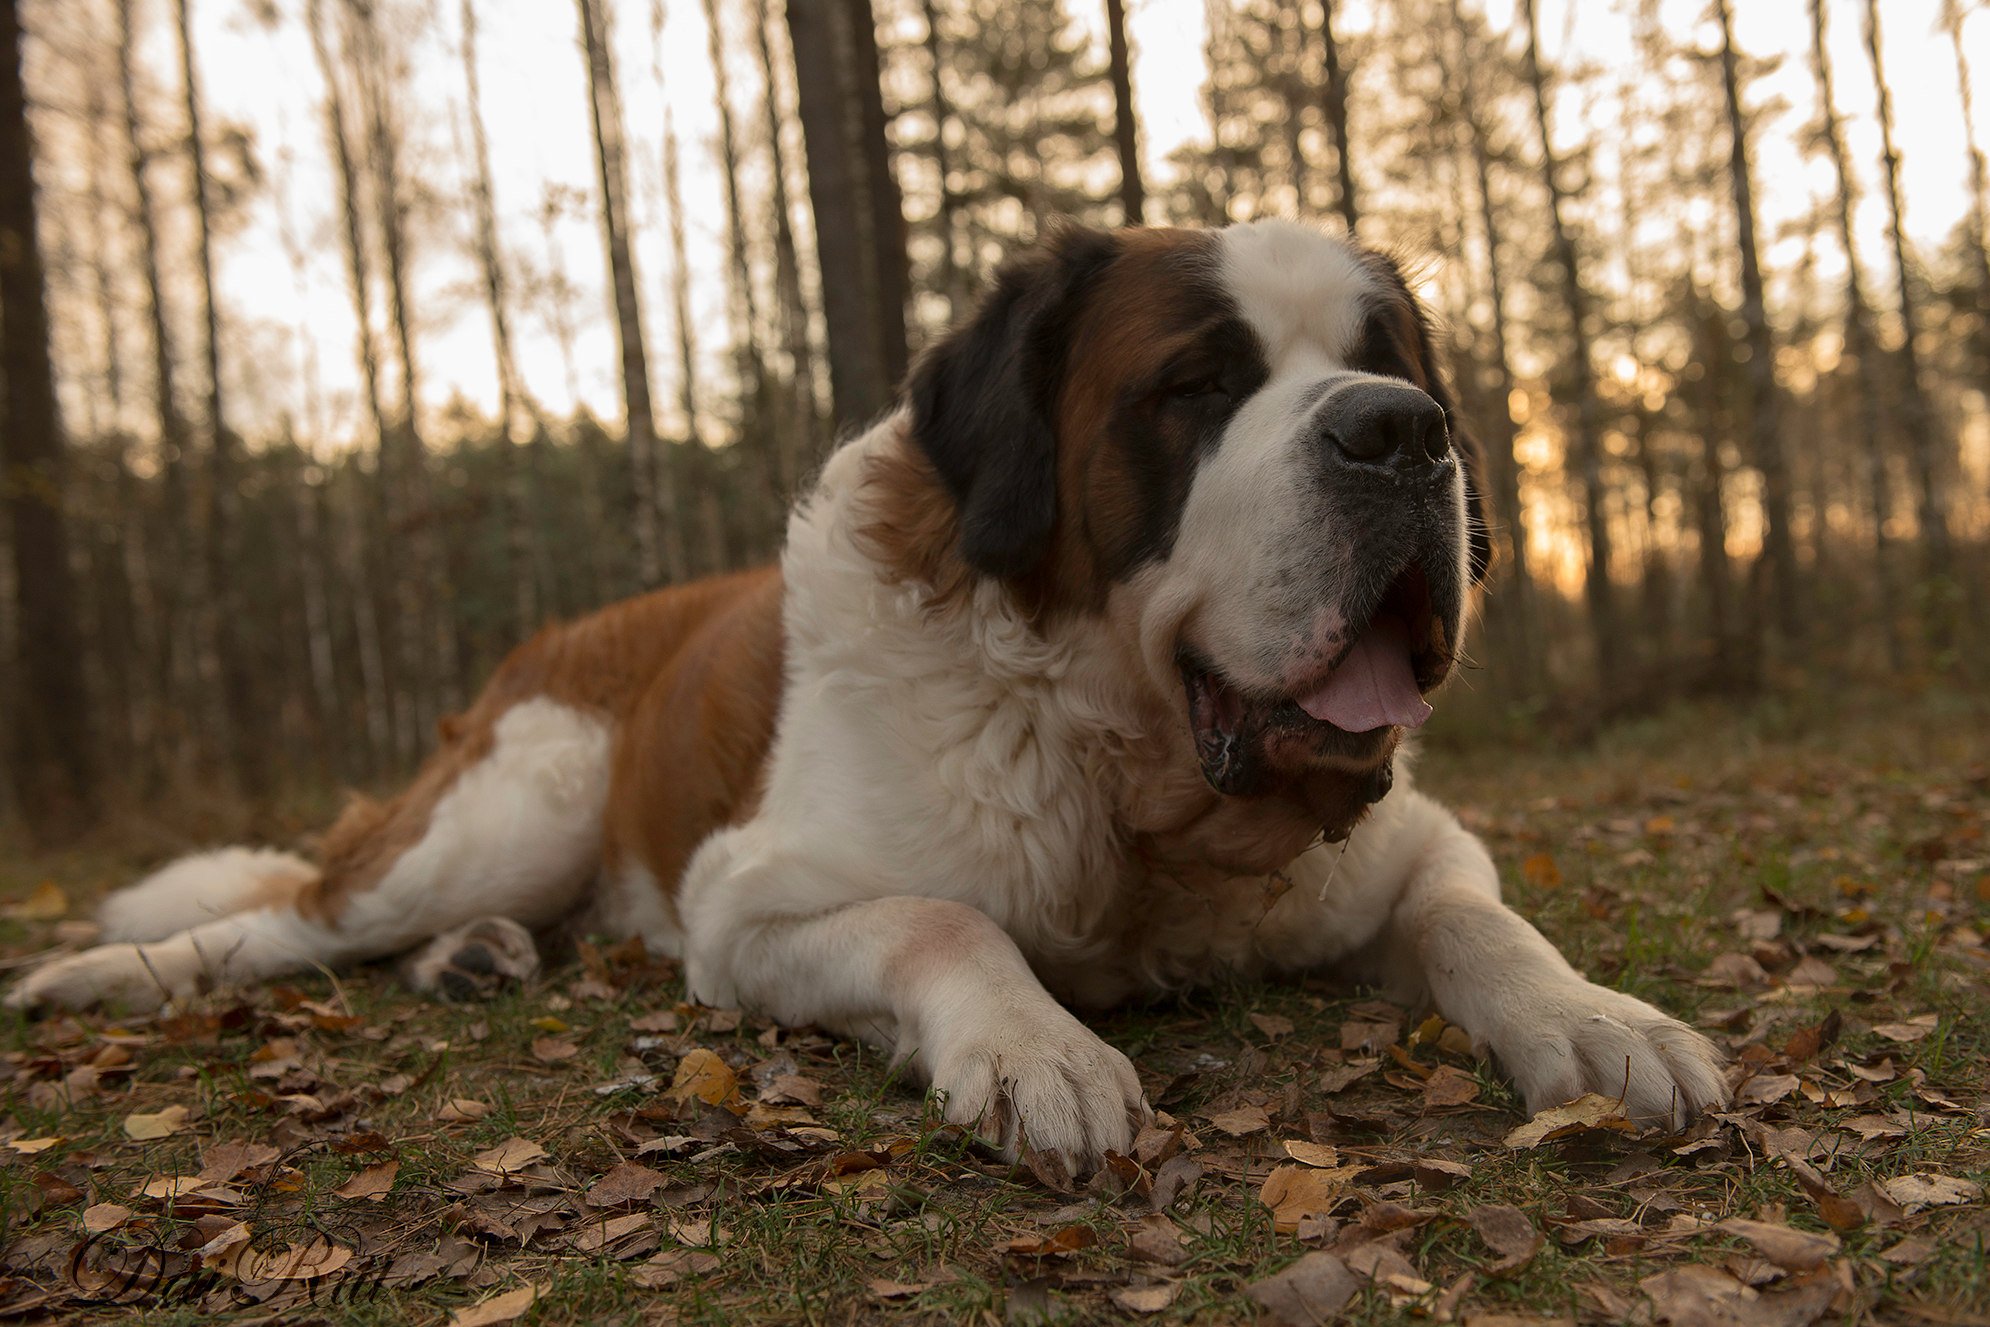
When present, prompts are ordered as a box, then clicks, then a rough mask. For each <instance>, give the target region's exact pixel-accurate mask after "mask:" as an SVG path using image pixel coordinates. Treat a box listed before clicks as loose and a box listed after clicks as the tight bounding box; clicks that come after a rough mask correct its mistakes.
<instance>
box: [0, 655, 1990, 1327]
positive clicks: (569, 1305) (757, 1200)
mask: <svg viewBox="0 0 1990 1327" xmlns="http://www.w3.org/2000/svg"><path fill="white" fill-rule="evenodd" d="M1421 778H1422V782H1423V784H1424V786H1425V787H1426V788H1428V789H1430V790H1432V791H1434V792H1436V793H1438V794H1439V795H1441V796H1443V797H1445V798H1447V799H1448V800H1450V801H1451V802H1452V803H1453V804H1454V805H1456V806H1458V807H1459V808H1460V809H1461V811H1462V812H1463V813H1464V814H1465V816H1466V818H1467V820H1468V823H1470V824H1471V825H1472V826H1473V827H1474V828H1475V829H1477V830H1478V831H1479V832H1480V833H1482V834H1484V835H1485V836H1486V838H1487V839H1488V841H1489V842H1490V843H1491V845H1492V847H1493V849H1494V852H1495V855H1496V856H1497V857H1498V859H1499V861H1500V862H1501V865H1502V869H1503V871H1504V872H1505V876H1506V884H1507V888H1508V891H1509V894H1510V896H1511V897H1513V898H1514V899H1516V900H1517V901H1518V903H1519V904H1520V906H1521V907H1522V908H1523V910H1525V911H1527V912H1528V913H1529V914H1530V915H1531V916H1533V917H1534V918H1535V919H1536V920H1537V922H1538V923H1539V924H1540V925H1541V927H1542V929H1543V930H1545V931H1546V932H1547V933H1548V935H1549V936H1550V937H1551V938H1552V939H1554V940H1555V941H1556V942H1557V943H1559V944H1561V945H1562V946H1563V947H1564V949H1565V951H1566V952H1568V954H1569V955H1570V957H1571V958H1572V959H1573V960H1574V961H1575V962H1576V963H1577V964H1578V965H1579V966H1581V967H1583V968H1584V969H1586V970H1587V971H1588V972H1589V973H1590V974H1591V975H1592V976H1594V977H1596V978H1597V979H1598V980H1601V981H1604V982H1606V983H1608V984H1610V985H1614V986H1618V987H1621V988H1623V989H1625V990H1629V991H1632V992H1634V993H1636V994H1638V995H1640V996H1642V997H1644V998H1647V999H1650V1000H1652V1001H1654V1002H1656V1003H1658V1004H1660V1005H1662V1006H1664V1007H1666V1008H1668V1009H1670V1010H1672V1011H1673V1012H1675V1013H1678V1014H1680V1015H1681V1016H1683V1017H1686V1018H1688V1019H1690V1020H1692V1021H1695V1022H1696V1023H1697V1024H1698V1025H1699V1026H1701V1027H1704V1028H1706V1029H1707V1030H1708V1031H1709V1032H1710V1033H1711V1034H1712V1035H1714V1036H1715V1037H1716V1039H1717V1040H1718V1041H1719V1042H1721V1043H1722V1044H1723V1045H1724V1046H1725V1047H1726V1049H1727V1050H1728V1051H1729V1053H1730V1054H1731V1055H1732V1057H1733V1070H1732V1081H1733V1083H1734V1085H1735V1088H1736V1101H1735V1104H1734V1106H1733V1107H1732V1109H1730V1110H1729V1111H1727V1112H1724V1113H1722V1114H1720V1115H1719V1116H1717V1117H1715V1118H1713V1119H1710V1120H1707V1121H1704V1122H1702V1123H1701V1124H1700V1125H1698V1126H1696V1127H1694V1128H1693V1129H1692V1130H1690V1131H1689V1132H1688V1133H1686V1134H1685V1135H1683V1136H1678V1137H1664V1136H1658V1135H1653V1134H1639V1133H1637V1132H1635V1131H1633V1130H1632V1129H1631V1128H1630V1127H1629V1126H1628V1124H1626V1123H1625V1122H1624V1121H1623V1120H1621V1119H1620V1118H1618V1117H1617V1115H1616V1113H1615V1110H1614V1103H1612V1102H1609V1101H1606V1100H1603V1099H1600V1098H1592V1099H1587V1100H1585V1101H1583V1102H1580V1103H1577V1104H1576V1105H1575V1106H1573V1107H1570V1108H1567V1109H1566V1110H1564V1111H1563V1112H1561V1113H1560V1114H1553V1113H1551V1115H1550V1116H1544V1117H1541V1118H1539V1119H1537V1120H1535V1121H1533V1122H1531V1123H1530V1122H1529V1121H1527V1120H1526V1119H1525V1118H1524V1116H1523V1114H1522V1113H1521V1111H1520V1110H1519V1109H1518V1107H1517V1105H1516V1103H1515V1101H1514V1099H1513V1098H1512V1096H1511V1095H1510V1093H1509V1092H1508V1091H1507V1090H1506V1088H1505V1087H1504V1086H1503V1085H1502V1084H1501V1082H1500V1080H1499V1078H1498V1076H1497V1073H1496V1070H1495V1067H1494V1066H1491V1065H1488V1064H1485V1063H1482V1062H1480V1061H1479V1060H1477V1059H1476V1058H1475V1057H1474V1056H1473V1055H1472V1054H1471V1050H1470V1047H1469V1045H1467V1044H1465V1041H1464V1038H1463V1037H1462V1036H1461V1035H1460V1034H1459V1033H1458V1032H1457V1031H1456V1030H1455V1029H1450V1028H1447V1027H1445V1026H1444V1025H1443V1024H1442V1023H1441V1022H1440V1021H1438V1020H1436V1019H1431V1018H1425V1017H1424V1013H1423V1011H1416V1010H1404V1009H1399V1008H1396V1007H1393V1006H1390V1005H1387V1004H1384V1003H1381V1002H1378V1001H1377V1000H1375V999H1374V998H1373V997H1372V996H1370V995H1367V994H1365V993H1363V992H1361V991H1355V990H1348V989H1345V988H1342V987H1340V986H1337V985H1334V984H1333V983H1331V982H1330V981H1327V980H1325V979H1317V980H1308V981H1304V982H1299V983H1287V984H1278V985H1252V984H1241V983H1240V984H1232V985H1229V986H1226V987H1223V988H1220V989H1213V990H1205V991H1201V992H1198V993H1195V994H1193V995H1190V996H1188V997H1185V998H1183V999H1181V1000H1180V1001H1178V1002H1174V1003H1170V1004H1168V1005H1165V1006H1162V1007H1157V1008H1152V1009H1146V1010H1140V1011H1134V1012H1129V1013H1126V1014H1124V1015H1121V1016H1118V1017H1115V1018H1113V1019H1111V1020H1108V1021H1106V1022H1104V1023H1102V1024H1101V1025H1099V1027H1100V1031H1101V1032H1102V1034H1103V1035H1104V1036H1105V1037H1106V1038H1107V1039H1108V1040H1109V1041H1111V1042H1112V1043H1113V1044H1115V1045H1117V1046H1119V1047H1120V1048H1122V1049H1123V1050H1125V1051H1126V1052H1127V1053H1128V1054H1129V1055H1131V1056H1132V1057H1133V1059H1134V1061H1135V1063H1136V1064H1137V1065H1138V1066H1139V1067H1140V1070H1141V1072H1142V1074H1143V1077H1144V1079H1145V1082H1146V1086H1147V1090H1148V1095H1149V1098H1150V1100H1152V1101H1153V1102H1154V1104H1155V1106H1156V1107H1157V1109H1158V1111H1159V1112H1160V1114H1159V1116H1158V1120H1159V1123H1158V1124H1157V1127H1156V1128H1155V1129H1153V1130H1151V1131H1149V1132H1148V1133H1147V1134H1145V1135H1143V1136H1142V1138H1141V1139H1140V1141H1139V1143H1138V1144H1137V1145H1136V1147H1135V1149H1134V1153H1133V1155H1131V1156H1129V1157H1125V1158H1120V1159H1118V1160H1116V1161H1115V1162H1114V1163H1113V1164H1112V1166H1111V1167H1110V1168H1109V1169H1108V1170H1107V1171H1105V1172H1102V1173H1101V1174H1099V1175H1097V1176H1093V1177H1089V1178H1086V1177H1080V1178H1078V1179H1075V1180H1074V1179H1072V1178H1070V1177H1067V1176H1063V1175H1058V1174H1054V1173H1047V1172H1044V1171H1041V1170H1039V1171H1036V1172H1033V1171H1031V1170H1030V1169H1028V1168H1012V1167H1009V1166H1005V1165H1002V1164H1000V1163H998V1162H997V1161H996V1160H995V1159H994V1158H992V1157H991V1156H990V1155H989V1154H988V1153H987V1152H986V1151H985V1150H984V1149H982V1148H981V1147H980V1146H979V1145H977V1144H976V1143H975V1142H974V1141H973V1140H972V1139H969V1138H966V1137H963V1136H962V1135H960V1134H959V1133H958V1132H956V1131H954V1130H951V1129H948V1128H944V1127H941V1126H939V1125H938V1124H937V1123H936V1121H935V1118H934V1115H933V1113H932V1111H931V1110H930V1109H929V1107H928V1104H927V1103H926V1102H924V1101H923V1100H922V1098H921V1097H920V1095H919V1094H918V1093H917V1092H916V1091H915V1090H913V1089H911V1088H909V1087H908V1086H907V1085H905V1084H902V1083H900V1082H898V1081H896V1080H895V1078H894V1075H893V1073H892V1071H891V1069H890V1066H889V1065H887V1064H886V1063H884V1062H883V1061H882V1060H881V1059H880V1058H879V1057H878V1056H877V1055H876V1054H874V1053H871V1052H867V1051H865V1050H863V1049H862V1048H860V1047H857V1046H854V1045H851V1044H849V1043H845V1042H840V1041H837V1040H834V1039H832V1038H830V1037H827V1036H824V1035H822V1034H819V1033H817V1032H813V1031H810V1030H789V1029H781V1028H776V1027H774V1026H772V1025H770V1024H768V1023H767V1022H765V1021H763V1020H761V1019H758V1018H756V1017H753V1016H752V1015H742V1014H740V1013H739V1012H737V1011H730V1010H717V1009H703V1008H695V1007H691V1006H689V1005H686V1004H684V1003H682V998H683V991H682V985H681V982H680V981H679V979H678V975H677V973H676V972H675V970H674V968H673V967H672V965H670V964H669V963H665V962H656V961H652V960H650V959H649V958H648V957H647V956H645V955H644V954H642V953H641V951H640V949H637V948H634V947H629V946H624V947H620V948H613V949H593V950H588V951H586V952H585V953H584V954H583V956H582V960H583V961H581V962H579V963H574V964H570V965H567V966H564V967H560V968H556V969H554V970H552V971H550V972H548V973H547V974H546V975H544V976H543V977H542V978H541V979H539V980H538V981H536V982H534V983H533V984H531V985H530V986H528V987H526V988H524V989H515V990H512V991H509V992H507V993H504V994H502V995H500V996H498V997H496V998H494V999H492V1000H490V1001H488V1002H483V1003H476V1004H455V1005H450V1004H435V1003H428V1002H424V1001H420V1000H416V999H414V998H412V997H410V996H409V995H408V994H407V993H406V992H404V991H403V990H402V989H401V988H400V987H398V986H397V985H396V984H395V983H394V981H393V979H392V976H391V974H390V973H389V972H387V971H385V970H380V971H368V972H359V973H348V974H342V975H341V976H340V977H339V978H338V979H337V980H336V982H335V981H333V980H331V979H330V978H328V977H317V978H312V979H308V980H300V981H297V982H295V983H293V984H290V985H284V986H276V987H271V988H266V989H259V990H253V991H244V992H236V993H230V994H222V995H216V996H213V997H209V998H208V999H206V1000H204V1001H203V1002H201V1003H199V1004H197V1005H195V1006H193V1007H190V1008H185V1009H180V1010H175V1011H172V1012H170V1013H168V1014H166V1015H164V1016H147V1017H137V1018H118V1017H97V1016H91V1017H76V1018H55V1019H51V1020H48V1021H43V1022H26V1021H22V1020H20V1019H18V1018H16V1017H13V1016H8V1021H7V1022H5V1023H4V1024H0V1036H4V1039H5V1045H6V1051H5V1058H4V1063H0V1089H4V1094H5V1101H4V1114H0V1214H4V1222H5V1235H4V1246H0V1317H5V1318H10V1319H24V1320H33V1319H36V1318H47V1319H56V1318H59V1319H62V1320H64V1321H72V1322H93V1321H106V1322H107V1321H111V1320H114V1319H115V1320H125V1319H127V1318H129V1317H131V1315H132V1313H133V1311H134V1308H136V1309H140V1310H142V1312H143V1316H144V1320H145V1321H148V1322H155V1323H162V1324H174V1323H194V1322H205V1321H212V1320H216V1319H221V1320H226V1321H231V1322H279V1321H280V1322H282V1323H285V1324H293V1323H304V1322H311V1321H320V1322H327V1323H338V1324H362V1323H399V1322H412V1323H433V1324H440V1323H445V1322H447V1323H454V1324H460V1325H462V1327H477V1325H480V1324H496V1323H504V1322H512V1321H516V1322H520V1323H540V1324H558V1323H575V1324H580V1323H588V1324H593V1323H610V1322H679V1321H681V1322H687V1323H690V1322H698V1323H703V1322H714V1323H716V1322H756V1323H758V1322H807V1323H842V1322H850V1321H864V1322H869V1321H885V1322H904V1323H914V1322H936V1323H939V1322H944V1323H956V1322H977V1323H1023V1322H1065V1321H1069V1322H1093V1321H1123V1320H1133V1319H1140V1320H1149V1321H1154V1322H1186V1321H1195V1322H1230V1321H1253V1320H1259V1319H1263V1320H1270V1321H1285V1322H1295V1323H1312V1322H1328V1321H1346V1322H1353V1323H1368V1322H1375V1323H1381V1322H1398V1321H1401V1322H1462V1323H1468V1324H1469V1323H1480V1324H1502V1323H1515V1322H1549V1321H1560V1322H1583V1323H1597V1324H1617V1323H1638V1322H1670V1323H1675V1324H1680V1325H1681V1327H1690V1325H1697V1324H1778V1325H1790V1327H1796V1325H1800V1324H1809V1323H1814V1322H1822V1323H1862V1322H1887V1323H1894V1322H1898V1323H1937V1324H1941V1323H1990V1252H1987V1251H1986V1240H1987V1239H1990V1209H1986V1198H1985V1186H1986V1185H1990V701H1986V700H1984V699H1983V698H1972V697H1969V696H1966V695H1958V694H1953V693H1950V694H1941V693H1935V694H1930V695H1924V696H1920V697H1917V698H1911V699H1909V698H1903V697H1900V696H1890V697H1880V698H1866V699H1864V700H1863V701H1861V700H1857V699H1848V698H1843V697H1830V696H1823V697H1812V698H1810V699H1809V700H1807V701H1805V702H1803V703H1802V704H1797V703H1792V702H1776V703H1772V704H1761V705H1757V706H1755V707H1752V708H1749V709H1746V710H1734V709H1722V708H1714V707H1698V708H1692V709H1686V710H1681V711H1678V712H1675V713H1672V714H1669V715H1667V716H1664V717H1662V718H1659V719H1655V720H1649V721H1645V722H1642V723H1640V724H1637V725H1633V726H1627V727H1620V728H1616V729H1612V730H1610V731H1609V732H1608V733H1606V734H1605V735H1604V736H1603V737H1602V738H1601V739H1599V740H1598V741H1596V742H1594V743H1591V744H1587V745H1585V746H1584V747H1582V748H1581V749H1570V750H1559V751H1557V750H1549V749H1536V750H1531V751H1530V750H1522V751H1519V752H1516V751H1514V750H1513V749H1512V748H1511V745H1510V744H1509V743H1504V742H1499V741H1495V740H1492V739H1491V738H1487V737H1482V738H1479V739H1477V740H1474V741H1472V742H1471V743H1469V744H1465V745H1461V746H1457V747H1455V748H1453V747H1445V746H1435V747H1433V748H1432V749H1430V750H1428V751H1427V752H1426V753H1425V755H1424V758H1423V760H1422V762H1421ZM155 837H156V836H155ZM184 846H187V847H191V846H197V845H194V844H186V845H184ZM155 847H156V845H154V844H152V843H151V842H150V841H148V847H147V849H146V851H144V852H143V853H136V854H134V853H131V852H129V851H128V850H126V849H123V848H120V847H119V846H117V845H116V844H112V845H111V846H105V845H103V844H98V845H93V846H91V847H90V848H88V849H86V850H81V851H77V852H74V853H69V854H64V855H62V856H56V857H44V858H27V857H23V856H22V855H20V854H19V853H14V854H11V855H5V854H0V907H4V915H5V920H4V921H0V955H4V958H5V962H6V967H7V970H8V971H10V972H11V971H13V970H18V968H20V967H21V966H22V965H23V963H24V961H25V960H27V958H28V957H29V956H30V955H33V954H36V953H38V952H40V951H43V950H46V949H49V948H51V947H53V946H56V945H60V944H65V943H76V942H78V941H79V940H80V939H82V938H83V935H84V933H85V930H86V924H85V923H83V922H82V921H81V919H83V918H86V917H87V916H88V914H89V905H90V902H91V900H92V899H93V898H94V897H95V896H96V895H97V894H99V893H101V892H103V891H104V890H106V889H108V888H111V887H113V886H115V885H116V884H117V883H120V882H121V881H122V880H124V879H126V878H128V877H129V875H130V874H132V873H134V872H136V871H138V870H141V869H143V868H145V867H147V866H150V865H153V864H155V861H156V858H157V855H158V854H157V852H156V851H155ZM0 975H4V974H0Z"/></svg>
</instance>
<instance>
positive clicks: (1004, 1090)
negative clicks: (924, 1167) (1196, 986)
mask: <svg viewBox="0 0 1990 1327" xmlns="http://www.w3.org/2000/svg"><path fill="white" fill-rule="evenodd" d="M931 1068H932V1078H933V1088H934V1090H935V1091H936V1092H938V1093H940V1094H941V1095H942V1096H943V1097H944V1098H945V1103H946V1106H945V1109H946V1118H947V1119H948V1120H949V1121H950V1122H952V1123H954V1124H959V1125H963V1126H965V1127H967V1128H969V1129H972V1130H973V1131H974V1132H975V1133H977V1134H979V1135H980V1136H981V1137H983V1138H985V1139H987V1140H988V1141H989V1142H990V1143H993V1144H994V1145H995V1146H997V1147H999V1148H1001V1150H1002V1155H1003V1156H1005V1157H1007V1158H1009V1159H1010V1160H1012V1161H1013V1160H1015V1159H1017V1158H1018V1157H1020V1156H1021V1155H1022V1154H1023V1153H1024V1152H1025V1151H1028V1152H1036V1153H1048V1154H1053V1155H1056V1156H1058V1157H1061V1158H1062V1159H1063V1160H1065V1161H1066V1162H1067V1163H1068V1164H1070V1165H1071V1167H1072V1168H1073V1170H1074V1171H1083V1170H1087V1169H1090V1168H1092V1167H1093V1166H1095V1165H1097V1164H1098V1162H1099V1161H1100V1159H1101V1158H1102V1157H1103V1156H1104V1154H1105V1153H1106V1152H1109V1151H1110V1152H1125V1151H1127V1150H1128V1149H1129V1148H1130V1147H1131V1146H1132V1143H1133V1136H1134V1134H1135V1133H1137V1132H1138V1131H1139V1130H1140V1128H1141V1126H1143V1125H1145V1124H1146V1123H1148V1122H1149V1121H1151V1120H1152V1119H1153V1112H1152V1111H1151V1110H1149V1109H1148V1107H1147V1101H1146V1098H1145V1096H1144V1095H1143V1094H1142V1093H1141V1090H1140V1077H1139V1075H1138V1074H1136V1073H1134V1071H1133V1065H1132V1063H1131V1062H1130V1061H1129V1060H1128V1059H1127V1058H1126V1057H1125V1056H1124V1055H1122V1054H1120V1053H1119V1052H1118V1051H1116V1050H1114V1049H1113V1048H1112V1047H1110V1046H1108V1045H1106V1044H1105V1042H1103V1041H1101V1040H1100V1039H1099V1038H1098V1036H1097V1035H1096V1034H1095V1033H1093V1032H1092V1031H1091V1030H1090V1029H1089V1028H1087V1027H1085V1025H1084V1024H1082V1023H1080V1022H1079V1021H1078V1020H1077V1019H1075V1018H1073V1017H1072V1016H1071V1015H1070V1014H1069V1013H1067V1012H1066V1011H1065V1010H1063V1009H1062V1008H1057V1009H1055V1010H1054V1012H1051V1011H1046V1013H1045V1014H1043V1015H1042V1016H1040V1017H1032V1018H1029V1019H1027V1020H1023V1021H1019V1022H1011V1023H1009V1024H1007V1025H1006V1026H1002V1027H997V1028H991V1029H986V1030H981V1031H977V1032H976V1033H974V1034H971V1035H968V1036H964V1037H960V1038H958V1039H957V1040H955V1041H954V1043H953V1044H951V1045H948V1046H947V1047H946V1048H945V1049H944V1050H943V1051H942V1053H941V1054H939V1055H937V1056H936V1057H934V1059H933V1061H932V1065H931Z"/></svg>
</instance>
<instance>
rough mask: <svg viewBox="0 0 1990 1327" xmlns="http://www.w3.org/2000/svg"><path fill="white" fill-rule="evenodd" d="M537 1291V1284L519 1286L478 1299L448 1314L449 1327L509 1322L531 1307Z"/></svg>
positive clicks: (490, 1326) (492, 1326)
mask: <svg viewBox="0 0 1990 1327" xmlns="http://www.w3.org/2000/svg"><path fill="white" fill-rule="evenodd" d="M539 1291H540V1287H538V1286H520V1287H519V1288H518V1289H516V1290H507V1291H505V1292H504V1293H503V1294H502V1295H493V1296H491V1297H490V1298H489V1299H485V1300H479V1301H478V1302H477V1303H475V1304H470V1305H467V1306H465V1307H463V1308H460V1309H458V1310H456V1312H455V1313H454V1314H452V1315H451V1316H450V1319H449V1327H497V1325H498V1324H499V1323H505V1322H511V1321H512V1320H513V1319H515V1318H519V1317H521V1316H523V1315H524V1313H525V1310H527V1309H529V1308H531V1307H532V1305H533V1302H534V1301H535V1300H537V1299H538V1298H539Z"/></svg>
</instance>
